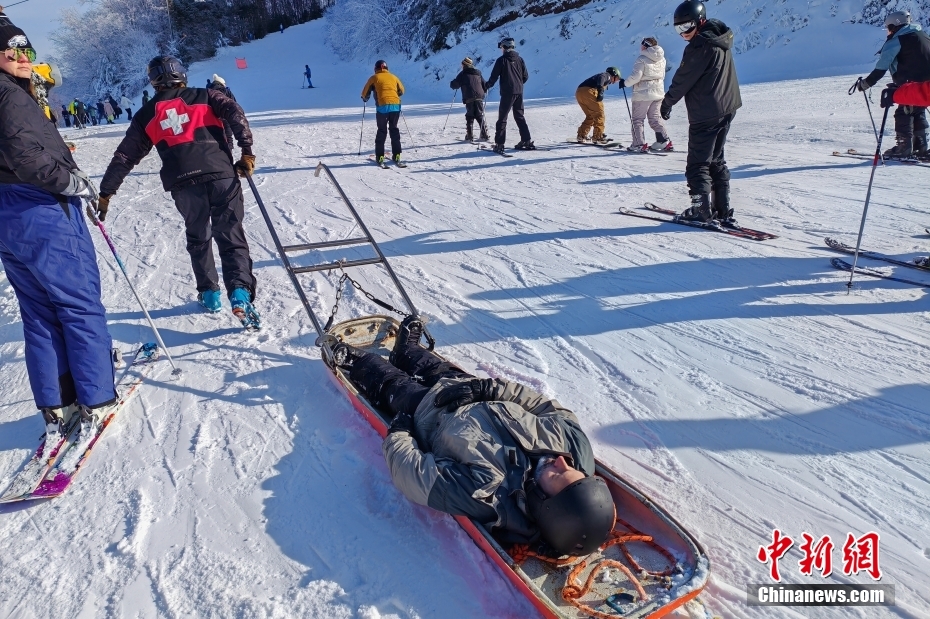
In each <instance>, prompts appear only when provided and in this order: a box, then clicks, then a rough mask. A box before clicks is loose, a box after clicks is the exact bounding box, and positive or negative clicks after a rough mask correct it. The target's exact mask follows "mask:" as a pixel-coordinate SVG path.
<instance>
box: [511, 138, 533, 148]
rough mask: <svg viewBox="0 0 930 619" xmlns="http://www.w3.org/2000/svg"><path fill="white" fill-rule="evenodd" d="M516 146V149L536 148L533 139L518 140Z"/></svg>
mask: <svg viewBox="0 0 930 619" xmlns="http://www.w3.org/2000/svg"><path fill="white" fill-rule="evenodd" d="M514 148H515V149H516V150H536V145H535V144H533V140H521V141H519V142H517V144H516V146H514Z"/></svg>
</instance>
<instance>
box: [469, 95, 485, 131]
mask: <svg viewBox="0 0 930 619" xmlns="http://www.w3.org/2000/svg"><path fill="white" fill-rule="evenodd" d="M476 120H477V121H478V128H479V129H480V130H481V133H482V134H484V135H486V134H487V132H488V127H487V125H486V124H485V122H484V99H473V100H471V101H469V102H468V103H466V104H465V124H466V126H467V127H468V132H469V133H471V132H472V124H473V123H474V122H475V121H476Z"/></svg>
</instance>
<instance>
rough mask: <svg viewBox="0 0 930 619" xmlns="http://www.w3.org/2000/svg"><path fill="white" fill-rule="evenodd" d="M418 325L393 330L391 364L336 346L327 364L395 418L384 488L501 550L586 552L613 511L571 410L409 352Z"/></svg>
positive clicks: (603, 534)
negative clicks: (390, 484)
mask: <svg viewBox="0 0 930 619" xmlns="http://www.w3.org/2000/svg"><path fill="white" fill-rule="evenodd" d="M422 333H423V322H422V321H421V320H420V319H419V318H418V317H416V316H410V317H408V318H406V319H405V320H404V321H403V323H401V328H400V330H399V333H398V334H397V340H396V342H395V345H394V350H393V351H392V353H391V355H390V362H388V361H386V360H385V359H384V358H383V357H381V356H379V355H377V354H373V353H368V352H365V351H363V350H360V349H357V348H354V347H352V346H350V345H348V344H345V343H339V344H337V345H336V346H335V347H334V349H333V355H334V358H335V362H336V364H337V365H339V366H341V367H343V368H347V369H348V370H349V377H350V378H351V380H352V381H353V382H354V383H355V384H356V385H358V386H359V387H360V388H361V390H362V393H363V394H364V395H365V396H366V397H367V398H368V400H369V401H370V402H371V403H372V404H374V405H375V406H377V407H378V408H379V409H381V410H383V411H385V412H388V413H390V414H392V415H393V416H394V418H393V421H392V422H391V426H390V429H389V431H388V435H387V437H385V439H384V443H383V444H382V446H381V449H382V451H383V452H384V458H385V460H386V461H387V464H388V468H389V469H390V471H391V477H392V479H393V480H394V484H395V485H396V486H397V487H398V488H399V489H400V490H401V492H403V493H404V495H405V496H406V497H407V498H408V499H410V500H411V501H413V502H414V503H419V504H420V505H427V506H429V507H432V508H433V509H436V510H439V511H442V512H446V513H449V514H452V515H456V516H459V515H461V516H468V517H469V518H472V519H474V520H477V521H478V522H480V523H482V524H484V525H485V526H486V527H487V528H488V529H489V530H490V531H491V532H492V533H493V534H494V536H495V537H496V538H497V539H498V541H500V542H501V543H503V544H513V543H521V544H530V545H532V546H533V547H534V549H537V551H541V552H544V553H546V554H548V555H550V556H562V555H587V554H590V553H591V552H593V551H595V550H596V549H597V548H598V547H599V546H600V545H601V544H603V543H604V541H606V539H607V537H608V535H609V534H610V531H611V530H612V529H613V525H614V518H615V510H614V503H613V497H612V496H611V494H610V491H609V490H608V488H607V484H606V483H605V482H604V480H603V479H601V478H600V477H595V476H594V454H593V452H592V450H591V443H590V442H589V441H588V437H587V436H585V434H584V432H583V431H582V430H581V427H580V426H579V423H578V418H577V417H575V415H574V413H572V412H571V411H570V410H568V409H566V408H564V407H563V406H562V405H561V404H559V403H558V402H557V401H555V400H550V399H548V398H546V397H545V396H543V395H540V394H539V393H537V392H535V391H533V390H532V389H530V388H529V387H527V386H526V385H522V384H520V383H515V382H508V381H504V380H501V379H491V378H476V377H474V376H472V375H471V374H468V373H466V372H464V371H462V370H461V369H459V368H457V367H455V366H454V365H453V364H451V363H449V362H448V361H444V360H443V359H442V358H441V357H439V356H438V355H436V354H434V353H432V352H430V351H429V350H427V349H425V348H423V347H422V346H420V345H419V341H420V337H421V335H422Z"/></svg>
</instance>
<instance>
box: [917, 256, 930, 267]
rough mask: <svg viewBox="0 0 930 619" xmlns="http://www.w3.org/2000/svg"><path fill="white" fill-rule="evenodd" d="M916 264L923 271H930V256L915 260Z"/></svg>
mask: <svg viewBox="0 0 930 619" xmlns="http://www.w3.org/2000/svg"><path fill="white" fill-rule="evenodd" d="M914 264H916V265H917V266H919V267H920V268H922V269H930V256H925V257H923V258H914Z"/></svg>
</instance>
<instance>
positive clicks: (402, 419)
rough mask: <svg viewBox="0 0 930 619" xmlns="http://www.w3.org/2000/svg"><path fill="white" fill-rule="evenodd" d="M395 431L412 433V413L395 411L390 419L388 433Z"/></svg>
mask: <svg viewBox="0 0 930 619" xmlns="http://www.w3.org/2000/svg"><path fill="white" fill-rule="evenodd" d="M395 432H406V433H407V434H412V433H413V415H411V414H410V413H397V414H396V415H394V419H393V420H391V426H390V427H389V428H388V434H394V433H395Z"/></svg>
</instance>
